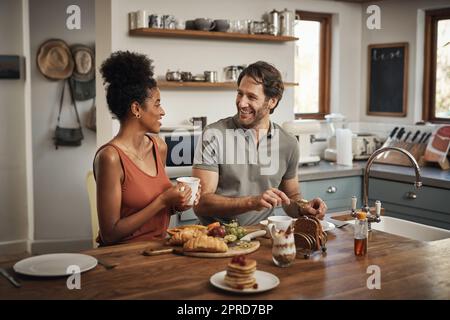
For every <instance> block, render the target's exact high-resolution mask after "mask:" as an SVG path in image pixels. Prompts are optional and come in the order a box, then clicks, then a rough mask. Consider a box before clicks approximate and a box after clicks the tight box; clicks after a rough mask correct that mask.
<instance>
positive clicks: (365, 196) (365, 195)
mask: <svg viewBox="0 0 450 320" xmlns="http://www.w3.org/2000/svg"><path fill="white" fill-rule="evenodd" d="M386 151H397V152H401V153H403V154H404V155H405V156H407V157H408V158H409V160H410V161H411V164H412V166H413V167H414V170H415V172H416V182H415V183H414V187H415V188H416V189H418V188H420V187H421V186H422V182H421V181H420V178H421V176H420V167H419V164H418V163H417V161H416V159H415V158H414V157H413V156H412V155H411V153H409V152H408V151H406V150H405V149H402V148H397V147H384V148H380V149H378V150H376V151H375V152H374V153H372V155H371V156H370V158H369V159H368V160H367V164H366V169H365V170H364V186H363V189H364V190H363V192H364V193H363V210H364V211H365V212H366V213H367V221H368V224H369V231H370V230H371V223H372V222H380V221H381V217H380V212H376V214H375V215H372V214H371V213H370V207H369V173H370V167H371V166H372V163H373V162H374V160H375V158H376V157H377V156H378V155H380V154H382V153H384V152H386ZM352 216H353V217H356V212H352Z"/></svg>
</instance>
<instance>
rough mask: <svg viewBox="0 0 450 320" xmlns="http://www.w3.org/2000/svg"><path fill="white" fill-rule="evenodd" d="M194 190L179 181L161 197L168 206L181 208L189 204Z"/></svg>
mask: <svg viewBox="0 0 450 320" xmlns="http://www.w3.org/2000/svg"><path fill="white" fill-rule="evenodd" d="M191 195H192V190H191V188H190V187H189V186H188V185H187V184H184V183H181V182H178V183H177V184H176V185H175V186H173V187H170V188H169V189H167V190H166V191H164V192H163V193H161V194H160V196H159V197H160V199H161V201H162V202H163V204H164V206H166V207H173V208H181V207H184V206H187V204H188V203H189V200H190V199H191Z"/></svg>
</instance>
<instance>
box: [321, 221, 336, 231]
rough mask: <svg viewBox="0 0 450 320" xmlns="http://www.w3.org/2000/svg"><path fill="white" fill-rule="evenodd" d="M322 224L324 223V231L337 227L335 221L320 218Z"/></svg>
mask: <svg viewBox="0 0 450 320" xmlns="http://www.w3.org/2000/svg"><path fill="white" fill-rule="evenodd" d="M320 224H321V225H322V230H323V231H331V230H333V229H334V228H336V226H335V225H334V224H333V223H331V222H329V221H326V220H320Z"/></svg>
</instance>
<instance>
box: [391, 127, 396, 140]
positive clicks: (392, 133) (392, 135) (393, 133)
mask: <svg viewBox="0 0 450 320" xmlns="http://www.w3.org/2000/svg"><path fill="white" fill-rule="evenodd" d="M397 130H398V127H395V128H394V130H392V132H391V134H390V135H389V138H391V139H393V138H394V136H395V133H396V132H397Z"/></svg>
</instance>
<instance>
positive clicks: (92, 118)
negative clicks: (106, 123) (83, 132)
mask: <svg viewBox="0 0 450 320" xmlns="http://www.w3.org/2000/svg"><path fill="white" fill-rule="evenodd" d="M96 109H97V108H96V106H95V98H94V101H93V103H92V107H91V109H90V110H89V113H88V115H87V118H86V128H88V129H89V130H92V131H94V132H96V131H97V120H96V119H97V116H96V113H97V110H96Z"/></svg>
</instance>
